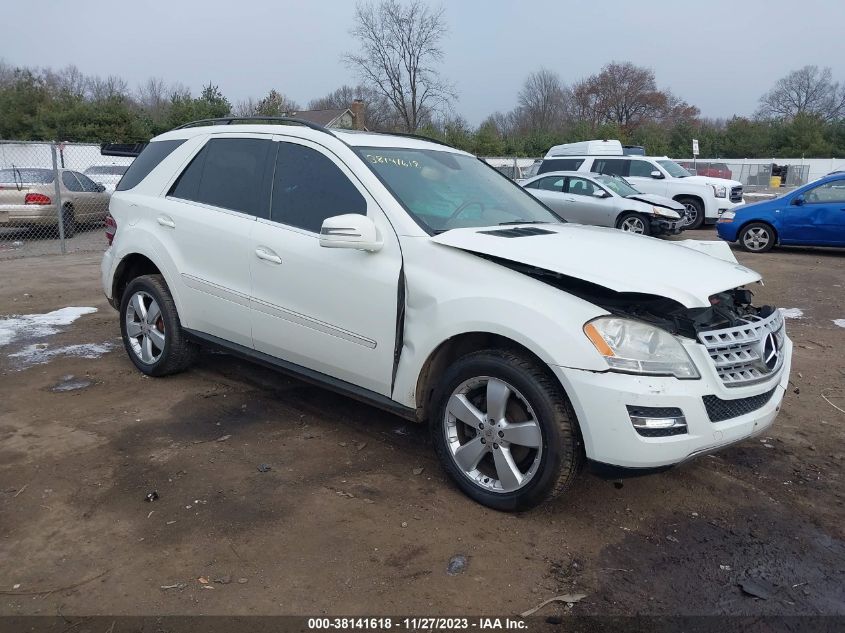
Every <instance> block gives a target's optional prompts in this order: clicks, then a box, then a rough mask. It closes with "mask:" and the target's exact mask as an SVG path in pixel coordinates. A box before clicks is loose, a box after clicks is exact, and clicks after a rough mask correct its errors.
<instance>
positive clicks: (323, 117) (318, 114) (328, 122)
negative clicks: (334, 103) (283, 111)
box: [289, 108, 352, 127]
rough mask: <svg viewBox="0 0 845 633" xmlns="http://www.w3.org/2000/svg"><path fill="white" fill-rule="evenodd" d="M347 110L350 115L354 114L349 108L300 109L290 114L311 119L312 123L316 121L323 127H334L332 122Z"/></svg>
mask: <svg viewBox="0 0 845 633" xmlns="http://www.w3.org/2000/svg"><path fill="white" fill-rule="evenodd" d="M347 112H348V113H349V114H350V116H351V115H352V111H351V110H350V109H349V108H344V109H342V110H299V111H298V112H291V113H289V114H290V116H292V117H296V118H297V119H304V120H306V121H311V123H316V124H317V125H322V126H323V127H332V124H333V123H334V122H335V121H337V119H339V118H340V117H342V116H343V115H344V114H346V113H347Z"/></svg>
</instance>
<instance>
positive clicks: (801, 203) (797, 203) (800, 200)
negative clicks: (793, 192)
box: [792, 196, 804, 207]
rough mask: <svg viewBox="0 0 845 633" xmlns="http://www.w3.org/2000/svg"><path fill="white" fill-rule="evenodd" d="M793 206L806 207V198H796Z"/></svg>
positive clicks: (793, 200)
mask: <svg viewBox="0 0 845 633" xmlns="http://www.w3.org/2000/svg"><path fill="white" fill-rule="evenodd" d="M792 205H794V206H796V207H802V206H804V196H795V197H794V198H793V199H792Z"/></svg>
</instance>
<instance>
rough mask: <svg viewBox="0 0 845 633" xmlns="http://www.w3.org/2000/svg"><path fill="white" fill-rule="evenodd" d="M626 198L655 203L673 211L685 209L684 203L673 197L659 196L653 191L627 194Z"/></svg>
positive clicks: (680, 211)
mask: <svg viewBox="0 0 845 633" xmlns="http://www.w3.org/2000/svg"><path fill="white" fill-rule="evenodd" d="M626 198H628V200H639V201H640V202H645V203H646V204H653V205H654V206H657V207H664V208H666V209H671V210H672V211H678V212H679V213H683V211H684V205H682V204H681V203H680V202H675V201H674V200H672V199H671V198H667V197H665V196H658V195H657V194H653V193H635V194H632V195H630V196H626Z"/></svg>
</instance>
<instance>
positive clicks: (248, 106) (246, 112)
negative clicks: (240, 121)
mask: <svg viewBox="0 0 845 633" xmlns="http://www.w3.org/2000/svg"><path fill="white" fill-rule="evenodd" d="M232 114H233V115H235V116H256V115H257V114H258V103H257V102H256V101H255V99H253V98H252V97H249V98H247V99H245V100H243V101H238V102H237V103H236V104H235V107H234V108H232Z"/></svg>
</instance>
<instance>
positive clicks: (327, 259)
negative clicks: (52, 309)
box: [102, 119, 792, 510]
mask: <svg viewBox="0 0 845 633" xmlns="http://www.w3.org/2000/svg"><path fill="white" fill-rule="evenodd" d="M262 121H263V122H262V123H258V122H257V121H244V120H241V119H222V120H215V121H211V122H198V123H195V124H189V125H187V126H183V127H182V128H178V129H175V130H173V131H170V132H167V133H166V134H162V135H161V136H158V137H156V138H154V139H153V140H152V141H151V142H150V143H149V144H148V145H147V147H146V148H145V149H144V150H143V151H142V152H141V154H140V155H139V156H138V158H137V159H136V160H135V162H134V163H133V164H132V166H131V167H130V168H129V170H128V171H127V172H126V175H125V176H124V177H123V179H122V180H121V182H120V184H119V185H118V187H117V191H116V192H115V194H114V195H113V196H112V198H111V204H110V212H111V217H110V218H109V220H108V234H109V238H110V239H111V246H110V247H109V249H108V250H107V251H106V253H105V256H104V257H103V263H102V282H103V287H104V290H105V293H106V296H107V297H108V298H109V300H110V302H111V303H112V305H113V306H114V307H115V308H117V309H118V310H119V314H120V327H121V331H122V334H123V341H124V344H125V347H126V351H127V353H128V355H129V358H130V359H131V360H132V362H133V363H134V364H135V365H136V366H137V368H138V369H139V370H140V371H142V372H144V373H145V374H148V375H151V376H164V375H167V374H172V373H175V372H178V371H181V370H184V369H186V368H187V367H188V366H189V365H190V364H191V361H192V360H193V359H194V357H195V355H196V352H197V349H198V347H199V346H206V345H207V346H215V347H217V348H222V349H225V350H228V351H229V352H230V353H233V354H237V355H240V356H242V357H245V358H248V359H252V360H255V361H257V362H259V363H263V364H265V365H269V366H272V367H275V368H278V369H281V370H284V371H287V372H291V373H293V374H296V375H298V376H300V377H302V378H304V379H306V380H310V381H314V382H317V383H319V384H322V385H325V386H327V387H329V388H332V389H336V390H338V391H340V392H342V393H345V394H347V395H349V396H351V397H354V398H359V399H362V400H365V401H367V402H370V403H373V404H374V405H377V406H380V407H383V408H386V409H388V410H390V411H393V412H395V413H396V414H397V415H400V416H404V417H406V418H408V419H411V420H416V421H419V422H425V423H427V424H428V425H429V426H430V428H431V433H432V437H433V442H434V446H435V448H436V451H437V454H438V456H439V458H440V460H441V462H442V464H443V466H444V468H445V470H446V472H447V473H448V474H449V475H450V476H451V478H452V479H453V480H454V482H455V483H456V484H457V485H458V486H459V487H460V488H461V489H462V490H463V491H464V492H465V493H466V494H468V495H469V496H470V497H472V498H473V499H475V500H477V501H479V502H481V503H483V504H486V505H488V506H491V507H493V508H497V509H501V510H520V509H524V508H528V507H531V506H533V505H535V504H537V503H539V502H540V501H541V500H543V499H544V498H546V497H548V496H550V495H553V494H556V493H560V492H562V491H564V490H566V489H567V488H568V487H569V486H570V485H571V484H572V482H573V479H574V477H575V475H576V474H577V472H578V471H579V468H580V467H581V465H582V464H583V463H584V461H585V460H588V461H589V462H591V463H593V464H598V465H604V466H613V467H617V468H618V467H621V468H628V469H654V468H662V467H666V466H670V465H673V464H677V463H679V462H682V461H684V460H686V459H689V458H691V457H694V456H695V455H698V454H701V453H704V452H707V451H712V450H714V449H717V448H719V447H722V446H725V445H727V444H731V443H733V442H737V441H739V440H742V439H745V438H747V437H749V436H751V435H754V434H756V433H759V432H760V431H762V430H763V429H765V428H766V427H768V426H769V425H770V424H771V423H772V421H773V420H774V418H775V415H776V414H777V411H778V409H779V407H780V404H781V400H782V398H783V395H784V389H785V387H786V385H787V381H788V379H789V367H790V357H791V351H792V344H791V342H790V340H789V339H788V338H787V337H786V334H785V330H784V323H783V319H782V317H781V315H780V312H779V311H778V310H777V309H775V308H773V307H770V306H761V307H756V306H754V305H752V293H751V291H750V290H749V289H747V288H745V286H746V285H753V284H755V283H757V282H759V281H760V276H759V275H758V274H757V273H755V272H753V271H751V270H749V269H748V268H745V267H744V266H741V265H739V264H738V263H737V262H736V260H735V259H734V258H733V256H732V255H731V253H730V250H729V249H728V246H727V245H725V244H723V243H713V242H694V241H680V242H674V243H672V242H662V241H659V240H656V239H653V238H649V237H644V236H641V235H634V234H628V233H622V232H620V231H616V230H614V229H609V228H598V227H587V226H579V225H575V224H568V223H565V222H563V221H562V220H561V219H560V218H559V217H558V216H557V215H555V214H554V212H552V211H551V210H549V209H548V208H547V207H546V206H544V205H543V204H542V203H541V202H539V201H538V200H536V199H535V198H533V197H532V196H531V195H529V194H528V193H527V192H526V191H524V190H523V189H522V188H520V187H519V186H518V185H516V184H514V183H513V182H511V181H509V180H508V179H507V178H506V177H504V176H502V175H501V174H499V173H498V172H497V171H496V170H494V169H493V168H491V167H489V166H488V165H486V164H485V163H483V162H482V161H480V160H478V159H477V158H475V157H474V156H471V155H470V154H467V153H465V152H462V151H459V150H456V149H453V148H451V147H448V146H445V145H441V144H438V143H436V142H432V141H428V140H423V139H419V138H411V137H406V136H400V135H382V134H373V133H367V132H353V131H339V130H332V131H330V130H327V129H324V128H321V127H319V126H316V125H314V124H309V123H306V122H301V121H297V120H291V119H279V120H274V121H268V120H266V119H265V120H262Z"/></svg>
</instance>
